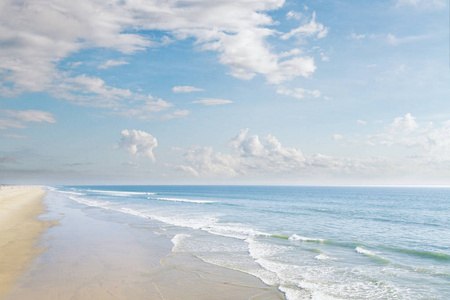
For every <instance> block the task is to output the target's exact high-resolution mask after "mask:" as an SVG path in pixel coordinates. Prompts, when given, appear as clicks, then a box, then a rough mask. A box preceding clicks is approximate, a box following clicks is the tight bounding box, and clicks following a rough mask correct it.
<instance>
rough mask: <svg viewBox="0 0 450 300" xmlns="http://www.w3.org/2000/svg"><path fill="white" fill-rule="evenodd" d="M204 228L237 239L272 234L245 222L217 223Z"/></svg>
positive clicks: (212, 232)
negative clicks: (247, 225) (245, 224)
mask: <svg viewBox="0 0 450 300" xmlns="http://www.w3.org/2000/svg"><path fill="white" fill-rule="evenodd" d="M202 229H203V230H205V231H207V232H209V233H211V234H215V235H221V236H225V237H231V238H236V239H241V240H245V239H247V238H249V237H254V236H270V234H268V233H265V232H261V231H258V230H255V229H253V228H249V227H245V226H244V225H243V224H239V223H227V224H222V223H215V224H212V225H211V226H208V227H204V228H202Z"/></svg>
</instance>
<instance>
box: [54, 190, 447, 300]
mask: <svg viewBox="0 0 450 300" xmlns="http://www.w3.org/2000/svg"><path fill="white" fill-rule="evenodd" d="M49 189H50V193H55V194H57V195H58V196H60V197H64V198H65V199H68V200H70V201H73V202H74V203H77V205H79V207H80V209H85V208H89V207H98V208H101V211H102V212H103V213H105V214H107V213H108V211H115V212H119V213H120V214H117V213H116V214H114V216H115V217H114V219H110V221H112V222H118V223H127V225H129V226H131V227H133V226H135V227H136V229H146V230H149V231H151V232H155V233H157V234H158V235H162V236H166V237H168V238H169V239H170V240H171V241H172V243H173V249H172V251H173V252H176V253H188V254H190V255H193V256H195V257H198V258H200V259H202V260H203V261H205V262H208V263H211V264H215V265H218V266H222V267H226V268H230V269H234V270H239V271H242V272H245V273H248V274H251V275H254V276H256V277H258V278H260V279H261V280H262V281H263V282H264V283H266V284H268V285H272V286H276V287H277V288H278V289H279V290H280V291H282V292H283V293H284V294H285V296H286V299H288V300H295V299H450V189H449V188H400V187H286V186H57V187H51V188H49ZM120 215H123V218H120V217H118V216H120Z"/></svg>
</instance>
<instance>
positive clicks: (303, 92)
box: [277, 87, 321, 99]
mask: <svg viewBox="0 0 450 300" xmlns="http://www.w3.org/2000/svg"><path fill="white" fill-rule="evenodd" d="M277 93H278V94H280V95H285V96H291V97H294V98H297V99H303V98H305V97H312V98H319V97H320V96H321V93H320V91H318V90H307V89H303V88H295V89H292V90H291V89H286V88H282V87H280V88H279V89H278V90H277Z"/></svg>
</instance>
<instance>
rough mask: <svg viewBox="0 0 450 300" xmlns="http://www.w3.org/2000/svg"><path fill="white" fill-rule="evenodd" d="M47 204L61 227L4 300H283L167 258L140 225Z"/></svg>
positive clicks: (246, 278)
mask: <svg viewBox="0 0 450 300" xmlns="http://www.w3.org/2000/svg"><path fill="white" fill-rule="evenodd" d="M45 205H46V209H47V213H45V214H44V215H43V216H42V218H43V219H45V220H54V219H58V220H59V226H53V227H51V228H50V229H49V230H47V231H46V233H45V234H44V235H43V238H42V239H41V242H40V245H41V247H45V249H46V251H45V252H43V253H42V254H41V255H39V256H37V257H36V258H35V259H34V260H33V262H32V264H31V267H30V268H29V269H28V271H26V272H25V273H23V275H22V276H21V277H20V279H19V280H18V281H17V283H16V284H15V285H14V288H13V290H12V291H11V292H10V293H9V294H8V295H7V296H6V297H5V298H4V300H13V299H14V300H15V299H47V300H65V299H67V300H68V299H71V300H73V299H80V300H84V299H96V300H98V299H101V300H102V299H105V300H106V299H135V300H138V299H152V300H153V299H163V300H178V299H185V300H194V299H195V300H202V299H204V300H206V299H208V300H210V299H216V300H227V299H233V300H239V299H242V300H244V299H254V300H269V299H270V300H271V299H284V295H283V294H282V293H281V292H280V291H278V290H277V289H276V287H273V286H267V285H266V284H264V283H263V282H262V281H261V280H260V279H258V278H256V277H254V276H251V275H249V274H246V273H243V272H239V271H235V270H231V269H227V268H222V267H218V266H215V265H212V264H209V263H206V262H204V261H202V260H201V259H199V258H197V257H194V256H192V255H189V254H185V253H174V252H172V248H173V244H172V242H171V241H170V239H169V238H167V237H166V236H163V235H160V234H158V233H157V232H158V226H157V225H155V224H152V223H151V222H149V221H148V220H146V219H143V218H137V217H135V216H129V215H126V214H122V213H119V212H113V211H109V210H103V209H100V208H93V207H86V206H84V205H82V204H79V203H75V202H74V201H71V200H68V199H67V198H66V197H60V196H58V195H57V194H55V193H52V192H51V191H50V192H49V193H48V195H47V197H46V198H45ZM41 211H42V210H41ZM33 221H35V222H39V221H38V220H36V219H33ZM139 222H141V223H139ZM40 226H41V227H40V228H41V231H40V232H42V230H44V229H45V226H44V225H40ZM27 228H28V227H27ZM28 251H29V250H28ZM36 252H38V251H36ZM27 253H28V252H27ZM31 253H34V252H31ZM32 257H33V256H31V255H30V256H29V258H32ZM27 262H29V260H28V261H27ZM20 271H23V269H20ZM20 273H21V272H17V273H16V275H15V277H14V279H16V278H17V276H18V275H20ZM13 282H14V280H13V279H12V280H11V281H10V284H12V283H13ZM2 300H3V298H2Z"/></svg>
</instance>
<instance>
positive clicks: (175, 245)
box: [171, 233, 191, 252]
mask: <svg viewBox="0 0 450 300" xmlns="http://www.w3.org/2000/svg"><path fill="white" fill-rule="evenodd" d="M189 237H191V235H189V234H184V233H179V234H177V235H175V236H174V237H173V238H172V239H171V241H172V243H173V248H172V252H178V250H179V248H180V244H181V243H182V241H183V240H185V239H186V238H189Z"/></svg>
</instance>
